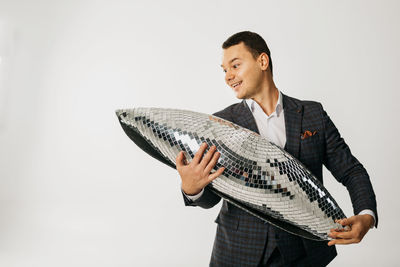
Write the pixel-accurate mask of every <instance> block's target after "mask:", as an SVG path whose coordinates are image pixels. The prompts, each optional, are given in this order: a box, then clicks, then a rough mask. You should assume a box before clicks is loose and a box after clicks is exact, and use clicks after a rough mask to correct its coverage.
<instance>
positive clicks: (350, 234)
mask: <svg viewBox="0 0 400 267" xmlns="http://www.w3.org/2000/svg"><path fill="white" fill-rule="evenodd" d="M329 236H330V237H332V238H341V239H352V238H355V237H356V236H358V233H357V232H356V231H355V230H352V231H349V232H331V233H330V234H329Z"/></svg>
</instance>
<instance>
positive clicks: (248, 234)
mask: <svg viewBox="0 0 400 267" xmlns="http://www.w3.org/2000/svg"><path fill="white" fill-rule="evenodd" d="M282 97H283V109H284V112H285V126H286V146H285V150H286V151H287V152H289V153H290V154H292V155H293V156H294V157H296V158H298V159H299V160H300V161H301V162H302V163H303V164H304V165H305V166H306V167H307V168H308V169H309V170H310V171H311V172H312V173H313V174H314V175H315V176H316V177H317V178H318V179H319V180H320V181H321V182H322V165H323V164H324V165H325V166H326V167H327V168H328V169H329V170H330V171H331V173H332V174H333V176H334V177H335V178H336V179H337V180H338V181H339V182H341V183H342V184H343V185H344V186H346V187H347V189H348V191H349V193H350V197H351V200H352V204H353V209H354V212H355V214H357V213H358V212H360V211H361V210H363V209H370V210H372V211H374V213H375V215H376V225H377V222H378V213H377V210H376V200H375V194H374V191H373V189H372V185H371V183H370V180H369V176H368V174H367V172H366V170H365V169H364V167H363V166H362V165H361V164H360V163H359V162H358V160H357V159H356V158H355V157H354V156H353V155H352V154H351V152H350V149H349V147H348V146H347V145H346V143H345V142H344V140H343V138H341V136H340V134H339V132H338V130H337V129H336V127H335V125H334V124H333V122H332V121H331V120H330V118H329V116H328V115H327V113H326V112H325V111H324V110H323V108H322V105H321V104H320V103H317V102H312V101H300V100H298V99H295V98H291V97H288V96H286V95H284V94H282ZM214 115H215V116H218V117H221V118H223V119H226V120H228V121H231V122H234V123H236V124H238V125H240V126H242V127H244V128H247V129H249V130H252V131H254V132H257V133H259V131H258V128H257V124H256V122H255V120H254V117H253V115H252V113H251V111H250V110H249V108H248V106H247V104H246V102H245V101H244V100H243V101H242V102H241V103H237V104H233V105H231V106H229V107H227V108H226V109H224V110H222V111H219V112H217V113H215V114H214ZM305 131H310V132H312V133H313V135H312V136H309V137H308V138H304V139H302V138H301V135H302V134H303V133H304V132H305ZM184 201H185V205H187V206H200V207H203V208H211V207H213V206H214V205H216V204H217V203H218V202H219V201H220V198H219V197H218V196H216V195H215V194H213V193H212V192H210V191H209V190H207V187H206V188H205V191H204V194H203V195H202V196H201V197H200V198H199V199H198V200H196V201H195V202H192V201H191V200H189V199H187V198H186V197H185V196H184ZM215 222H216V223H217V224H218V226H217V233H216V238H215V241H214V247H213V252H212V256H211V261H210V266H260V265H262V264H263V262H266V261H267V260H268V257H269V256H270V255H271V254H272V253H273V251H274V249H275V248H277V249H278V250H279V253H280V255H281V257H282V260H283V264H284V266H326V265H327V264H328V263H329V262H330V261H331V260H332V259H333V258H334V257H335V256H336V249H335V247H334V246H332V247H328V246H327V244H326V242H318V241H311V240H307V239H303V238H300V237H298V236H295V235H292V234H289V233H287V232H285V231H282V230H280V229H278V228H276V227H274V226H272V225H269V224H268V223H265V222H263V221H262V220H260V219H258V218H256V217H254V216H252V215H250V214H248V213H247V212H245V211H243V210H241V209H239V208H237V207H235V206H233V205H231V204H229V203H228V202H226V201H223V204H222V208H221V211H220V213H219V215H218V217H217V219H216V220H215ZM279 253H278V255H279Z"/></svg>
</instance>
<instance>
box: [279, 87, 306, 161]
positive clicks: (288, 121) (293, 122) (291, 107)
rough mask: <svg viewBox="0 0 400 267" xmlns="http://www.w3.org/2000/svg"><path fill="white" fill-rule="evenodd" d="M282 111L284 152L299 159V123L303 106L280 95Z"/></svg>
mask: <svg viewBox="0 0 400 267" xmlns="http://www.w3.org/2000/svg"><path fill="white" fill-rule="evenodd" d="M282 97H283V99H282V101H283V110H284V113H285V128H286V145H285V150H286V151H287V152H289V153H290V154H291V155H292V156H294V157H295V158H298V157H299V150H300V135H301V122H302V118H303V106H302V105H298V104H297V103H296V102H294V101H293V99H292V98H290V97H288V96H286V95H284V94H282Z"/></svg>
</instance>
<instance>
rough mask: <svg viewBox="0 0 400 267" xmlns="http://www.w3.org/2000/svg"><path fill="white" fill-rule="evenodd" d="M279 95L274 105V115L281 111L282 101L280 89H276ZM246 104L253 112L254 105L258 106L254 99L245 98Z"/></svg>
mask: <svg viewBox="0 0 400 267" xmlns="http://www.w3.org/2000/svg"><path fill="white" fill-rule="evenodd" d="M278 92H279V95H278V102H276V106H275V112H276V115H277V116H279V115H280V114H281V112H282V111H283V103H282V93H281V91H278ZM246 104H247V106H248V107H249V109H250V110H251V112H253V113H254V110H255V105H257V106H259V105H258V103H257V102H256V101H254V100H253V99H250V98H249V99H246Z"/></svg>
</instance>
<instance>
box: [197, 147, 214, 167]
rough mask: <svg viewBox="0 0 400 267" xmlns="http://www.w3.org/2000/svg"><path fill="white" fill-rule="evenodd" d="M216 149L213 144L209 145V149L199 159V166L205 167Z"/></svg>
mask: <svg viewBox="0 0 400 267" xmlns="http://www.w3.org/2000/svg"><path fill="white" fill-rule="evenodd" d="M216 149H217V148H216V147H215V146H211V147H210V149H209V150H208V152H207V153H206V154H205V155H204V157H203V158H202V159H201V161H200V166H202V168H205V167H206V166H207V164H208V163H209V162H210V160H211V158H212V157H213V155H215V150H216ZM208 173H209V172H208Z"/></svg>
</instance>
